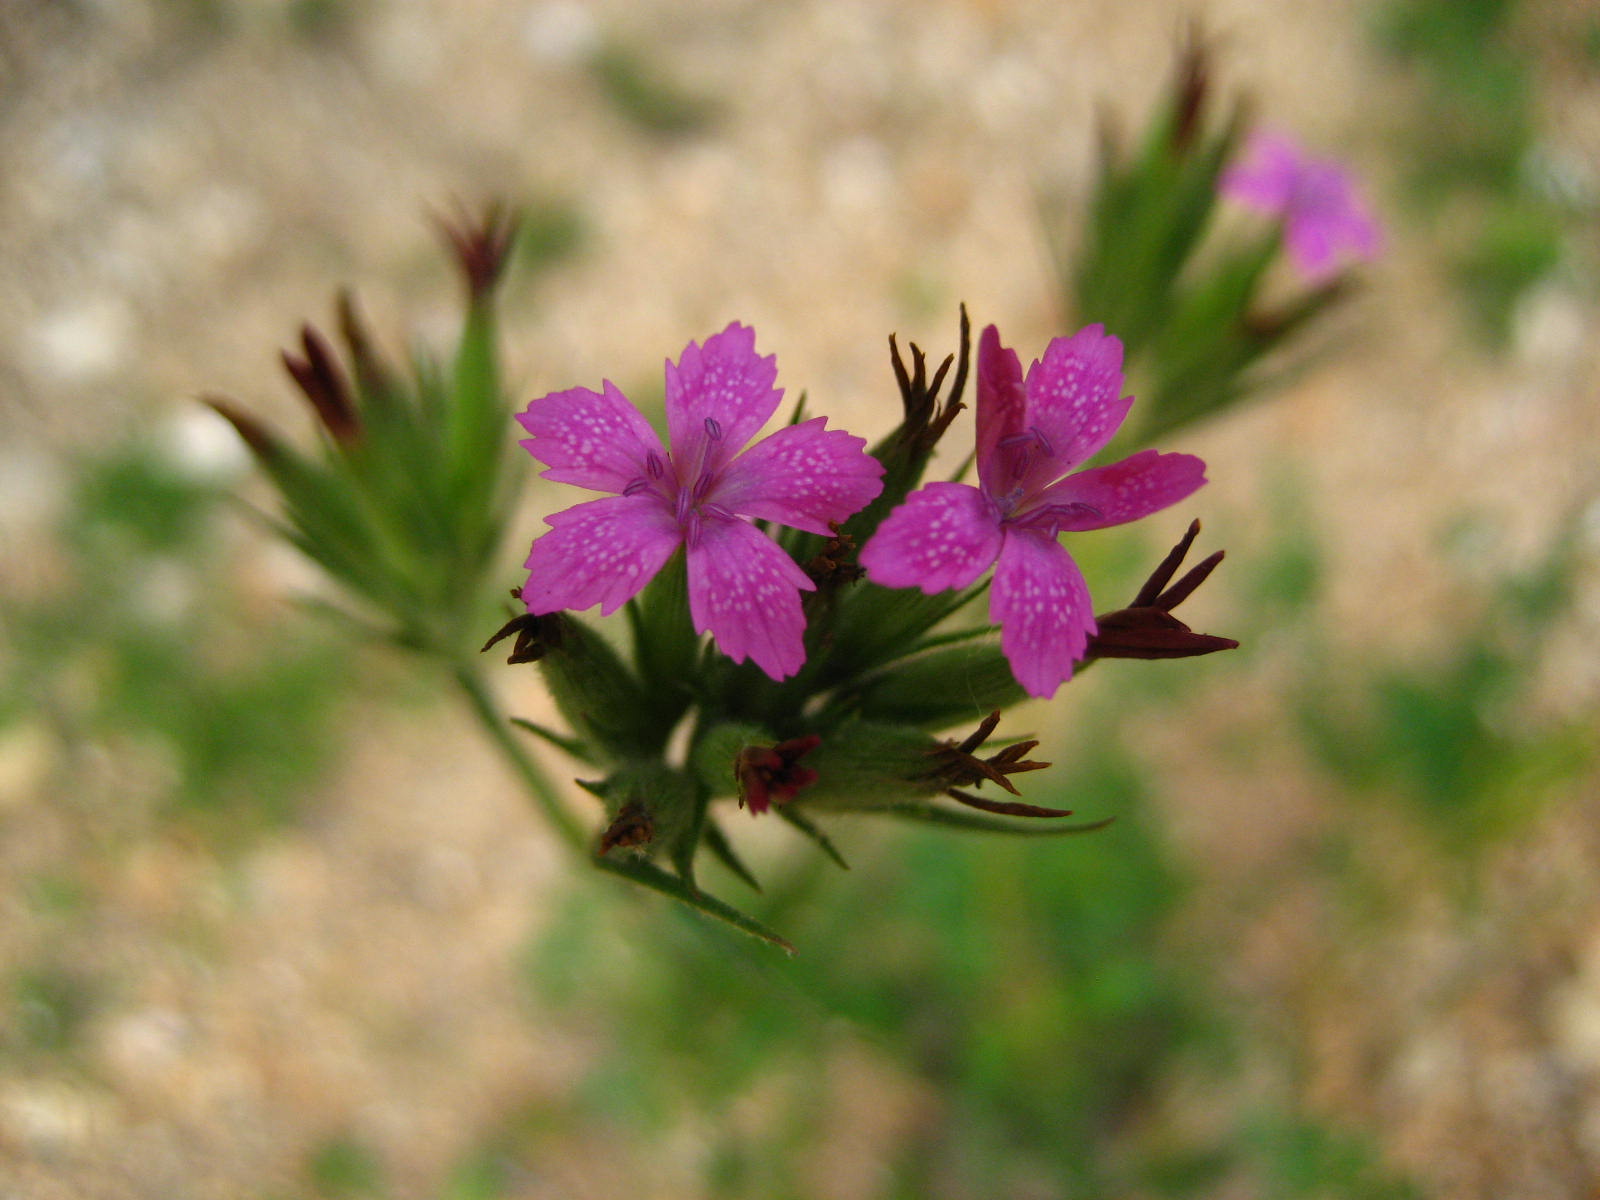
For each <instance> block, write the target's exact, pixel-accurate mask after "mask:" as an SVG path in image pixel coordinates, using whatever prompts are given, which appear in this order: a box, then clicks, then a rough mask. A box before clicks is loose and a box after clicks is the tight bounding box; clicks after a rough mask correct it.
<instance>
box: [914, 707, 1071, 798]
mask: <svg viewBox="0 0 1600 1200" xmlns="http://www.w3.org/2000/svg"><path fill="white" fill-rule="evenodd" d="M998 724H1000V710H999V709H996V710H995V711H994V712H992V713H990V714H989V715H988V716H987V717H985V718H984V719H983V720H982V721H980V722H979V723H978V727H977V728H976V729H975V730H973V731H972V732H971V733H970V734H968V735H967V736H966V737H965V738H963V739H962V740H961V741H960V742H946V743H945V744H944V745H943V746H940V747H938V748H937V749H935V750H930V751H929V752H928V753H929V757H931V758H933V759H934V761H935V763H936V764H937V765H936V766H935V767H934V768H933V769H932V770H931V771H930V772H928V774H927V776H926V778H928V779H930V780H932V781H933V782H935V783H937V784H939V785H940V786H941V787H944V788H947V789H949V790H948V791H947V793H946V794H947V795H950V796H953V797H955V798H956V799H958V800H961V802H962V803H966V802H967V800H966V798H965V797H963V796H961V795H959V794H958V793H956V791H955V790H954V789H955V788H957V787H961V786H965V785H968V784H977V785H982V784H983V783H984V782H986V781H987V782H989V783H994V784H997V785H999V786H1000V787H1002V788H1004V789H1005V790H1006V791H1008V792H1010V793H1011V794H1012V795H1013V796H1016V795H1020V794H1021V793H1019V792H1018V791H1017V789H1016V785H1014V784H1013V783H1012V782H1011V780H1009V779H1007V778H1006V776H1008V775H1021V774H1023V773H1024V772H1027V771H1042V770H1044V768H1046V767H1048V766H1049V765H1050V764H1049V763H1047V762H1035V761H1033V760H1032V759H1029V758H1026V757H1024V756H1025V755H1027V754H1028V752H1029V751H1031V750H1032V749H1033V748H1034V747H1035V746H1037V745H1038V744H1039V743H1038V741H1037V739H1034V740H1029V741H1022V742H1015V743H1013V744H1012V745H1010V746H1007V747H1006V748H1005V749H1004V750H1001V751H1000V752H999V753H998V754H991V755H990V756H989V757H988V758H978V757H977V756H976V755H974V754H973V751H974V750H976V749H977V748H978V747H979V746H981V745H983V743H984V742H985V741H986V740H987V739H988V737H989V735H990V734H991V733H993V732H994V730H995V726H997V725H998ZM985 803H989V802H988V801H985ZM995 803H998V801H996V802H995ZM975 807H979V808H981V807H983V805H982V804H979V805H976V806H975ZM1024 807H1027V806H1024ZM1021 815H1027V814H1021Z"/></svg>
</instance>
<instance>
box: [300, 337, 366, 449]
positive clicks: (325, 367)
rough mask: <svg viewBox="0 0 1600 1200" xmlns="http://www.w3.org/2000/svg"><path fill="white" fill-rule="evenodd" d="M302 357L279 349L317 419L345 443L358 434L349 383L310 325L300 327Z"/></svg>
mask: <svg viewBox="0 0 1600 1200" xmlns="http://www.w3.org/2000/svg"><path fill="white" fill-rule="evenodd" d="M300 345H301V347H302V348H303V349H304V351H305V353H304V357H296V356H295V355H294V354H293V353H292V352H291V351H288V350H285V351H284V352H283V365H284V366H285V367H286V368H288V371H289V375H290V377H291V378H293V379H294V381H295V383H296V384H297V385H298V386H299V388H300V390H301V392H303V393H304V394H305V397H306V399H307V400H309V401H310V402H311V407H312V408H313V409H314V410H315V411H316V414H317V419H318V420H320V421H321V422H322V425H323V428H325V429H326V430H327V431H328V433H329V434H330V435H332V437H333V440H334V441H336V442H339V443H341V444H348V443H350V442H353V441H355V440H356V439H357V438H358V437H360V436H361V419H360V417H359V416H358V415H357V413H356V406H355V398H354V397H353V396H352V394H351V392H350V383H349V381H348V380H347V379H346V378H345V375H344V371H343V370H341V369H340V367H339V362H338V360H337V359H336V358H334V356H333V351H332V350H331V349H330V348H329V347H328V343H327V341H326V340H324V338H323V336H322V335H321V334H320V333H318V332H317V331H316V330H315V329H314V328H312V327H311V326H310V325H303V326H301V328H300Z"/></svg>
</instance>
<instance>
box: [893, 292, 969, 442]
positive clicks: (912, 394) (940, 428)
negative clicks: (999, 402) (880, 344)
mask: <svg viewBox="0 0 1600 1200" xmlns="http://www.w3.org/2000/svg"><path fill="white" fill-rule="evenodd" d="M910 345H911V370H909V371H908V370H906V364H905V359H904V358H903V357H901V354H900V345H899V343H898V342H896V341H895V336H894V334H892V333H891V334H890V335H889V360H890V362H891V363H892V364H893V366H894V377H895V382H896V383H898V384H899V385H900V402H901V404H902V405H903V407H904V410H905V420H904V422H903V423H902V424H901V426H900V429H901V434H900V436H901V439H902V444H904V445H906V446H907V447H908V448H909V449H911V450H912V451H913V452H915V453H919V454H920V453H925V452H926V451H929V450H932V449H933V447H934V445H935V444H936V443H937V442H938V440H939V439H940V438H941V437H943V436H944V431H945V430H946V429H948V428H950V422H951V421H954V420H955V419H956V414H957V413H959V412H960V411H961V410H962V409H963V408H965V407H966V405H965V404H963V403H962V402H961V394H962V392H964V391H965V390H966V386H967V370H968V367H969V366H970V365H971V361H972V322H971V320H970V319H969V318H968V316H967V306H966V305H965V304H963V305H962V306H961V348H960V352H959V354H950V355H946V356H945V360H944V361H943V362H942V363H940V364H939V368H938V370H936V371H934V373H933V378H932V379H929V378H928V359H927V356H926V355H925V354H923V352H922V348H921V347H920V346H918V345H917V344H916V343H915V342H912V343H910ZM952 364H954V365H955V368H956V373H955V378H954V379H952V380H951V382H950V394H949V395H948V396H947V397H945V399H944V401H943V404H942V405H941V403H940V400H939V389H940V388H941V387H942V386H943V385H944V378H945V375H946V374H948V373H949V370H950V367H951V365H952Z"/></svg>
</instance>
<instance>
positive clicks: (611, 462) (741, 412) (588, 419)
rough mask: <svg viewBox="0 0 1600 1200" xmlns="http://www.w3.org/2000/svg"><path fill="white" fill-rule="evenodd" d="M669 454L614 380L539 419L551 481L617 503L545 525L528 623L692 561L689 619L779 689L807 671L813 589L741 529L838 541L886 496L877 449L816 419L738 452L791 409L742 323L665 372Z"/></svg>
mask: <svg viewBox="0 0 1600 1200" xmlns="http://www.w3.org/2000/svg"><path fill="white" fill-rule="evenodd" d="M666 374H667V433H668V441H669V442H670V443H671V447H672V448H671V450H670V451H668V450H665V449H663V448H662V445H661V439H660V438H659V437H657V436H656V433H655V430H653V429H652V428H651V427H650V424H649V422H648V421H646V420H645V419H644V417H643V416H641V415H640V413H639V411H638V410H637V409H636V408H634V406H633V405H632V404H631V403H630V402H629V401H628V399H627V397H626V396H624V395H623V394H622V392H621V391H619V390H618V389H617V387H616V386H615V385H614V384H612V383H611V382H610V381H609V380H608V381H606V382H605V383H604V384H603V387H604V389H605V390H604V391H603V392H593V391H590V390H589V389H588V388H572V389H570V390H568V391H564V392H552V393H551V394H550V395H548V396H542V397H540V398H539V399H537V400H535V401H533V402H532V403H531V404H529V405H528V408H527V411H526V412H524V413H522V414H520V415H519V416H518V418H517V420H518V421H520V422H521V423H522V426H523V428H524V429H526V430H527V431H528V433H529V434H531V435H532V436H531V437H529V438H527V439H525V440H524V441H523V442H522V445H523V446H525V447H527V449H528V452H529V453H530V454H532V455H533V456H534V457H535V458H537V459H538V460H539V461H541V462H543V463H545V464H546V465H547V467H548V468H549V469H548V470H546V471H545V472H544V476H545V478H546V479H553V480H555V481H556V482H558V483H573V484H577V485H578V486H579V487H586V488H591V489H593V490H594V491H598V492H612V493H614V494H613V495H611V496H609V497H607V498H604V499H600V500H590V501H586V502H585V503H582V504H578V505H575V506H574V507H572V508H569V509H566V510H565V511H564V512H558V513H554V514H552V515H551V516H549V517H546V518H545V522H546V523H547V524H548V525H550V527H551V528H550V531H549V532H548V533H546V534H544V535H543V536H541V537H539V538H538V539H536V540H535V541H534V543H533V548H532V550H531V551H530V552H529V555H528V561H527V567H528V570H529V577H528V583H527V585H526V586H525V587H524V588H523V589H522V599H523V601H524V602H525V603H526V604H527V606H528V611H529V612H531V613H548V612H555V611H556V610H558V609H584V608H588V607H590V606H591V605H594V604H598V605H600V613H601V615H602V616H605V615H608V614H610V613H612V612H615V611H616V610H617V609H618V608H620V607H621V606H622V605H623V604H625V603H626V602H627V601H628V600H629V599H630V598H631V597H633V596H634V595H636V594H637V593H638V592H639V591H640V590H641V589H642V588H643V587H644V586H645V584H647V583H649V582H650V580H651V579H652V578H654V577H655V575H656V572H658V571H660V570H661V568H662V567H663V566H665V565H666V563H667V560H668V559H670V558H671V557H672V555H673V553H674V552H675V551H676V550H677V549H678V547H679V546H683V547H684V548H685V550H686V552H687V555H688V578H689V614H690V617H691V618H692V620H693V622H694V627H695V631H696V632H697V633H708V632H709V633H710V634H711V636H712V637H714V638H715V639H716V642H717V645H718V647H719V648H720V649H721V650H722V652H723V653H724V654H726V655H728V656H729V657H730V658H732V659H733V660H734V661H735V662H743V661H744V660H745V659H746V658H747V657H748V658H750V659H753V660H754V661H755V664H756V665H757V666H758V667H760V668H761V669H762V670H763V671H765V672H766V673H767V674H768V675H770V676H771V677H772V678H773V679H783V678H786V677H787V676H790V675H793V674H794V673H795V672H796V671H798V670H799V669H800V666H801V664H802V663H803V662H804V661H805V649H804V646H803V645H802V641H801V638H802V635H803V633H804V631H805V618H804V616H803V615H802V613H801V608H800V593H801V592H802V591H811V590H812V589H813V588H814V587H815V585H814V584H813V583H812V582H811V580H810V579H808V578H807V577H806V575H805V572H803V571H802V570H801V569H800V568H799V567H798V566H796V565H795V562H794V560H793V559H791V558H790V557H789V556H788V555H787V554H785V553H784V552H783V551H782V550H781V549H779V547H778V546H777V544H776V543H775V542H773V541H772V540H771V539H770V538H768V537H767V536H766V535H765V534H763V533H762V532H761V531H760V530H758V529H757V528H756V527H755V526H754V525H752V524H751V523H750V521H748V520H745V519H743V518H747V517H748V518H759V519H761V520H767V521H774V522H776V523H777V524H780V525H790V526H793V527H794V528H796V529H803V530H806V531H807V532H809V533H816V534H822V535H827V534H829V533H830V532H831V531H830V529H829V528H828V523H829V522H830V521H834V522H837V521H843V520H844V519H845V518H847V517H849V516H851V515H852V514H854V513H855V512H856V511H857V510H858V509H860V508H862V507H863V506H864V505H866V504H867V503H868V502H869V501H870V500H872V498H873V497H875V496H876V495H877V494H878V493H879V492H880V491H882V490H883V484H882V483H881V482H880V477H881V476H882V474H883V467H882V466H881V465H880V464H879V463H878V461H877V460H876V459H874V458H873V457H871V456H870V455H869V454H867V453H866V451H865V449H864V447H865V446H866V443H865V441H863V440H862V439H861V438H858V437H852V436H851V435H850V434H848V433H845V432H843V431H841V430H830V429H827V428H826V425H827V419H826V418H825V417H815V418H813V419H811V420H809V421H803V422H801V423H800V424H798V425H790V426H788V427H787V428H784V429H780V430H778V431H777V432H776V433H774V434H772V435H771V436H770V437H767V438H763V439H762V440H760V441H758V442H757V443H756V444H755V445H753V446H751V447H750V448H749V449H748V450H744V452H743V453H742V454H741V453H740V450H741V449H742V448H743V447H744V445H745V443H746V442H748V441H749V440H750V439H751V437H752V436H754V435H755V433H756V432H757V431H758V430H759V429H760V428H761V427H762V426H763V425H764V424H766V422H767V419H768V418H769V417H771V416H772V414H773V412H774V411H775V410H776V409H777V407H778V402H779V401H780V400H781V399H782V397H783V392H782V390H781V389H778V388H775V387H773V383H774V381H775V380H776V379H777V374H778V371H777V366H776V364H775V360H774V359H773V358H772V356H770V355H769V356H767V357H766V358H762V357H760V356H758V355H757V354H756V351H755V331H754V330H752V329H750V328H748V327H747V326H744V325H740V324H739V323H737V322H735V323H733V324H731V325H729V326H728V327H727V328H726V329H724V330H723V331H722V332H721V333H719V334H716V335H715V336H714V337H710V338H707V339H706V343H705V346H704V347H703V348H702V347H701V346H699V345H697V344H696V343H694V342H690V343H689V345H688V346H687V347H686V348H685V349H684V352H683V356H682V358H681V359H679V361H678V362H677V363H671V362H668V363H667V368H666Z"/></svg>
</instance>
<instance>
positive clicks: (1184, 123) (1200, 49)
mask: <svg viewBox="0 0 1600 1200" xmlns="http://www.w3.org/2000/svg"><path fill="white" fill-rule="evenodd" d="M1210 91H1211V47H1210V45H1209V44H1208V43H1207V41H1206V37H1205V33H1204V31H1203V30H1202V29H1201V28H1200V22H1199V21H1198V20H1191V21H1190V22H1189V25H1188V28H1187V29H1186V30H1185V32H1184V38H1183V45H1182V47H1181V48H1180V50H1179V59H1178V77H1177V79H1176V80H1175V81H1174V83H1173V117H1174V120H1173V125H1172V144H1173V146H1174V147H1175V148H1176V149H1177V150H1178V151H1179V152H1180V153H1182V152H1183V151H1184V150H1187V149H1188V148H1189V147H1190V146H1191V145H1193V144H1194V140H1195V137H1196V135H1197V134H1198V133H1199V131H1200V123H1201V121H1202V120H1203V119H1204V116H1205V107H1206V97H1207V95H1208V94H1209V93H1210Z"/></svg>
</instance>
